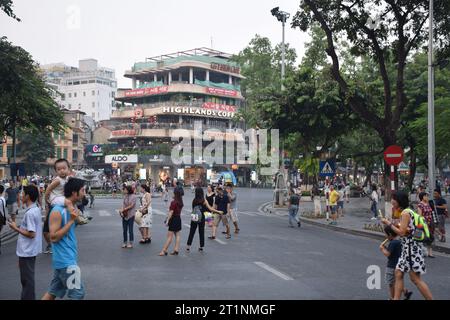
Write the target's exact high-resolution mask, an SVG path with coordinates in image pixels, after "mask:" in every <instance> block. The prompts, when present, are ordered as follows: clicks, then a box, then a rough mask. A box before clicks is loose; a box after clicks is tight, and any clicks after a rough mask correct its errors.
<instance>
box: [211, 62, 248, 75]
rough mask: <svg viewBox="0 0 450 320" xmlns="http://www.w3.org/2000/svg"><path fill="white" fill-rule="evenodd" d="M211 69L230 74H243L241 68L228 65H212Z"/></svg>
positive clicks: (213, 63)
mask: <svg viewBox="0 0 450 320" xmlns="http://www.w3.org/2000/svg"><path fill="white" fill-rule="evenodd" d="M211 69H213V70H218V71H224V72H230V73H237V74H240V73H241V69H240V68H239V67H233V66H230V65H227V64H221V63H215V62H212V63H211Z"/></svg>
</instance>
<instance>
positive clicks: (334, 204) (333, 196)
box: [330, 185, 340, 225]
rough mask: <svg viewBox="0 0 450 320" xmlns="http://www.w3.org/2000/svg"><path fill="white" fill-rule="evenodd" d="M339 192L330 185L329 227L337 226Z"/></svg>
mask: <svg viewBox="0 0 450 320" xmlns="http://www.w3.org/2000/svg"><path fill="white" fill-rule="evenodd" d="M339 197H340V196H339V192H337V191H336V190H335V189H334V185H330V211H331V222H330V224H331V225H337V219H338V215H337V209H338V201H339V200H340V199H339Z"/></svg>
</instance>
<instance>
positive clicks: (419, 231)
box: [407, 209, 431, 242]
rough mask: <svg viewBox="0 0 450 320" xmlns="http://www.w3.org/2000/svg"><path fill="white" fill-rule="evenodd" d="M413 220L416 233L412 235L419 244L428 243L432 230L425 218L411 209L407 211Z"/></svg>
mask: <svg viewBox="0 0 450 320" xmlns="http://www.w3.org/2000/svg"><path fill="white" fill-rule="evenodd" d="M407 210H408V212H409V214H410V215H411V219H413V224H414V231H413V232H412V234H411V235H410V237H412V238H413V239H414V240H415V241H417V242H427V241H429V240H430V238H431V235H430V230H429V228H428V224H427V222H426V221H425V218H424V217H423V216H421V215H420V214H418V213H416V212H414V211H413V210H411V209H407Z"/></svg>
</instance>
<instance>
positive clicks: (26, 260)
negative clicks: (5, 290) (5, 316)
mask: <svg viewBox="0 0 450 320" xmlns="http://www.w3.org/2000/svg"><path fill="white" fill-rule="evenodd" d="M35 263H36V257H19V269H20V283H21V284H22V295H21V300H36V293H35V290H34V266H35Z"/></svg>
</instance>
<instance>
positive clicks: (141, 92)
mask: <svg viewBox="0 0 450 320" xmlns="http://www.w3.org/2000/svg"><path fill="white" fill-rule="evenodd" d="M168 91H169V87H168V86H164V87H155V88H142V89H136V90H128V91H125V97H126V98H132V97H143V96H151V95H155V94H161V93H166V92H168Z"/></svg>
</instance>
